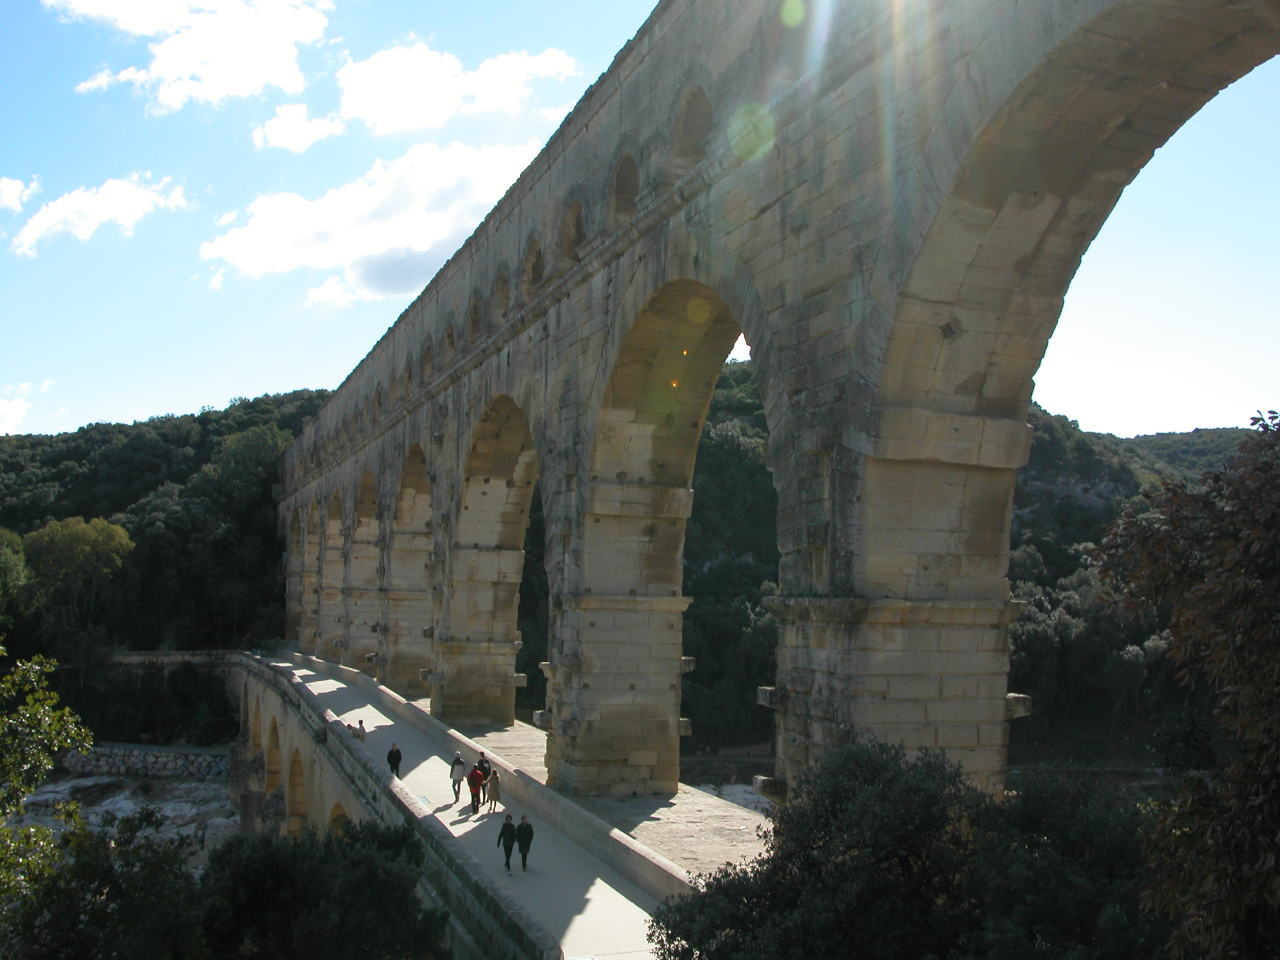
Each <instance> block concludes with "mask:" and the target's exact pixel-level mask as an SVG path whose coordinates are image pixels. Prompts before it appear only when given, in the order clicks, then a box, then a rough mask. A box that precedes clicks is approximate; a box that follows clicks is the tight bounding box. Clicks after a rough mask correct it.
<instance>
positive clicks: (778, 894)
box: [649, 742, 985, 960]
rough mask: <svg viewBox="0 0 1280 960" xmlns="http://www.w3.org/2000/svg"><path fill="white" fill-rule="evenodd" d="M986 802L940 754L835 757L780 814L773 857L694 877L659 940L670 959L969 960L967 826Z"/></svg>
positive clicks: (663, 910)
mask: <svg viewBox="0 0 1280 960" xmlns="http://www.w3.org/2000/svg"><path fill="white" fill-rule="evenodd" d="M984 802H985V798H984V797H983V796H982V795H981V794H979V793H978V792H977V791H976V790H974V789H973V788H972V787H970V786H968V785H967V784H966V783H965V781H964V779H963V777H962V776H961V774H960V772H959V770H958V769H957V768H955V767H953V766H950V765H948V764H947V762H946V761H945V760H944V759H943V757H942V756H941V755H940V754H937V753H924V754H922V755H921V756H920V757H919V758H917V759H915V760H907V759H906V756H905V753H904V751H903V749H902V748H901V747H896V746H888V745H885V744H880V743H876V742H865V743H854V744H850V745H846V746H844V747H841V748H839V749H836V750H834V751H833V752H832V754H831V755H829V756H828V757H827V758H826V759H825V760H824V761H823V763H822V764H821V765H820V766H819V767H817V768H815V769H814V770H813V771H811V772H810V773H809V774H808V775H806V776H805V777H803V778H802V779H801V781H800V783H799V784H798V785H797V786H796V788H795V791H794V795H793V796H792V797H791V798H790V799H789V801H788V802H787V803H786V804H785V805H783V806H781V807H780V808H778V809H777V810H776V811H775V812H774V814H773V815H772V819H773V824H772V826H771V828H770V829H769V830H767V831H766V832H765V834H764V841H765V851H764V853H763V854H762V855H761V856H760V857H759V858H758V859H756V860H754V861H752V862H750V863H745V864H726V865H725V866H723V867H721V868H720V869H719V870H717V871H716V872H715V873H713V874H711V875H709V876H704V877H700V878H698V879H697V880H696V881H695V884H694V893H693V894H691V895H689V896H687V897H683V898H680V899H676V900H672V901H668V902H667V903H666V904H665V905H663V906H662V907H660V908H659V909H658V910H657V912H656V913H655V914H654V917H653V922H652V925H651V927H650V933H649V939H650V941H651V942H653V943H654V945H655V947H656V951H657V955H658V956H659V957H661V958H663V960H722V958H723V960H729V958H733V960H756V958H758V960H766V958H767V960H802V958H803V960H825V958H831V960H837V958H839V960H849V958H861V957H868V958H870V957H875V958H878V960H922V958H927V957H935V958H940V957H947V956H957V957H958V956H964V955H965V954H964V953H963V950H964V949H965V948H966V947H967V946H968V945H969V944H970V943H971V942H972V938H973V936H974V934H975V930H976V925H977V911H976V901H975V899H974V894H973V890H972V885H971V884H970V883H969V882H968V877H967V868H968V859H969V856H970V849H969V843H968V840H967V838H966V835H965V833H964V831H963V830H962V829H960V827H961V825H962V824H963V823H964V822H965V821H966V820H968V819H969V818H970V817H972V816H973V815H974V814H975V813H976V811H977V810H979V809H980V807H981V806H982V804H983V803H984ZM956 951H961V952H956Z"/></svg>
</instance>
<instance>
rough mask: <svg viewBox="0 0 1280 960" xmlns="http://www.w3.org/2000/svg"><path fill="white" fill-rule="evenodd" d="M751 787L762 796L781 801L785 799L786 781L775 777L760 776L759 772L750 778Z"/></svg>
mask: <svg viewBox="0 0 1280 960" xmlns="http://www.w3.org/2000/svg"><path fill="white" fill-rule="evenodd" d="M751 786H752V789H754V790H755V792H756V793H758V794H760V796H762V797H766V798H768V799H769V800H775V801H778V802H781V801H783V800H786V799H787V783H786V781H785V780H779V779H778V778H777V777H762V776H760V775H759V774H757V775H756V776H754V777H752V778H751Z"/></svg>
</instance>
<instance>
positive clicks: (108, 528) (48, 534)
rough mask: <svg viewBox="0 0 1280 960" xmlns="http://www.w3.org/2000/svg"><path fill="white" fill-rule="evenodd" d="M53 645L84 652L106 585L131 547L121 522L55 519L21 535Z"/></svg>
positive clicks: (47, 633) (52, 646)
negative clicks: (87, 636)
mask: <svg viewBox="0 0 1280 960" xmlns="http://www.w3.org/2000/svg"><path fill="white" fill-rule="evenodd" d="M23 548H24V552H25V554H26V558H27V564H28V565H29V566H30V568H31V572H32V585H33V586H34V587H35V592H36V595H37V597H38V601H37V602H38V605H39V607H40V609H41V611H42V614H43V623H42V627H41V629H42V632H43V633H44V635H45V638H46V641H47V643H48V644H49V646H50V647H51V648H52V649H56V650H59V651H74V652H77V653H79V652H82V650H80V649H78V648H79V647H81V646H82V644H83V642H84V640H85V638H86V635H87V633H88V631H89V629H90V627H91V626H92V625H93V623H94V618H95V615H96V613H97V611H98V608H99V607H100V606H101V604H102V601H103V598H104V597H105V595H106V593H107V588H108V586H109V585H110V583H111V581H112V580H113V578H114V577H115V576H116V574H117V573H118V572H119V571H120V566H121V564H123V563H124V558H125V557H127V556H128V555H129V552H130V551H131V550H133V541H132V540H131V539H129V534H128V532H127V531H126V530H125V529H124V527H121V526H118V525H116V524H114V523H109V522H108V521H106V520H103V519H102V518H101V517H95V518H94V519H93V520H90V521H89V522H88V523H86V522H85V521H84V518H83V517H70V518H68V519H66V520H53V521H51V522H49V523H47V524H45V525H44V526H43V527H41V528H40V529H39V530H35V531H33V532H31V533H28V534H27V535H26V536H25V537H24V538H23Z"/></svg>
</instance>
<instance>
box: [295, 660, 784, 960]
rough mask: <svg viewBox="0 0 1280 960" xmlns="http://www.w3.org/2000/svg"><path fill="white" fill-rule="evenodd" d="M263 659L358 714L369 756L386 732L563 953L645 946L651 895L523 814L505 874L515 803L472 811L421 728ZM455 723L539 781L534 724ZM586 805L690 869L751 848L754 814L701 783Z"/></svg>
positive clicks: (359, 694) (382, 748) (443, 813)
mask: <svg viewBox="0 0 1280 960" xmlns="http://www.w3.org/2000/svg"><path fill="white" fill-rule="evenodd" d="M273 666H275V667H278V668H280V669H284V670H289V671H292V672H293V673H294V674H295V675H296V676H297V677H298V678H299V680H301V681H302V682H303V683H305V684H306V685H307V686H308V687H309V688H310V689H311V691H312V692H313V693H315V694H316V695H317V698H318V699H319V701H320V704H321V706H323V707H325V708H327V709H329V710H332V711H333V712H334V714H336V715H337V716H338V717H339V718H340V719H342V720H343V721H344V722H346V723H351V724H355V723H356V722H357V721H358V720H363V721H364V724H365V728H366V729H367V730H368V739H367V741H366V743H365V748H366V749H367V750H369V751H370V752H371V753H372V754H373V755H374V756H375V757H376V758H377V759H378V760H379V762H381V761H382V758H383V757H385V755H386V752H387V750H389V749H390V747H391V743H392V741H395V742H396V743H397V744H398V745H399V747H400V750H401V752H402V754H403V756H404V760H403V762H402V764H401V780H402V782H403V783H404V784H405V786H406V787H407V788H408V789H409V790H410V792H412V793H414V794H415V795H417V796H418V797H419V798H421V799H422V800H423V802H424V804H425V805H426V806H427V807H428V809H430V810H431V811H432V812H433V814H434V815H435V817H436V819H437V820H438V821H439V822H440V823H441V824H442V825H444V826H445V827H446V828H447V829H448V830H449V831H450V832H451V833H452V834H453V835H454V836H455V837H457V838H458V840H459V841H460V842H461V843H462V845H463V847H464V848H465V849H466V850H467V851H468V852H469V853H471V854H472V855H473V856H475V857H476V858H477V859H478V860H479V861H480V863H481V864H482V865H483V866H484V868H485V869H486V870H488V871H489V873H490V874H491V876H492V877H493V878H495V879H497V880H498V881H499V882H502V883H505V884H506V885H507V888H508V890H509V892H510V893H511V894H512V896H513V897H515V898H516V899H517V900H518V901H519V902H521V903H522V904H523V905H524V906H526V907H527V908H528V909H529V910H530V911H531V912H532V913H533V914H534V915H535V916H537V917H538V918H539V920H540V921H541V922H542V923H543V925H544V926H545V927H546V928H547V929H548V930H549V931H550V932H551V933H552V934H553V935H554V936H556V937H558V938H559V939H560V943H561V946H562V949H563V950H564V954H565V956H566V957H577V956H593V957H598V958H600V960H604V958H611V960H638V958H643V957H650V956H652V951H651V950H650V947H649V944H648V942H647V941H646V939H645V933H646V930H647V924H648V920H649V915H650V914H651V913H652V911H653V909H654V908H655V907H656V906H657V902H656V900H655V899H654V898H653V897H652V896H650V895H649V894H647V893H645V892H644V891H642V890H641V889H640V888H639V887H637V886H636V885H635V884H634V883H632V882H630V881H629V880H627V879H626V878H624V877H622V876H621V875H619V874H618V872H617V871H616V870H614V869H613V868H611V867H609V866H607V865H606V864H604V863H602V862H601V861H600V860H598V859H597V858H595V857H593V856H591V855H590V854H588V853H587V852H585V851H584V850H583V849H582V848H580V847H579V846H577V845H576V844H575V843H573V842H572V841H571V840H569V839H568V838H566V837H564V836H562V835H560V834H559V833H557V832H556V831H555V830H554V829H552V828H551V827H550V826H548V825H547V824H544V823H539V822H538V820H537V818H535V817H533V816H531V817H530V820H531V821H532V822H533V823H534V830H535V837H534V844H533V849H532V851H531V853H530V857H529V871H528V873H527V874H524V873H522V872H521V871H520V869H519V866H518V859H519V855H518V854H517V855H516V856H515V857H514V858H513V859H514V860H516V861H517V866H516V869H515V870H514V871H513V875H512V876H511V877H506V876H505V874H504V871H503V866H502V856H501V853H500V850H499V848H498V847H497V845H496V844H497V835H498V826H499V825H500V824H501V823H502V819H503V815H504V814H505V813H512V814H513V815H514V816H515V817H516V819H517V820H518V818H519V816H520V814H521V812H522V811H521V810H519V809H518V808H516V807H507V806H506V805H500V806H499V812H497V813H493V814H489V813H484V812H483V811H482V812H481V813H480V814H479V815H478V816H472V815H471V810H470V804H469V802H468V801H467V797H466V792H465V790H464V791H463V799H462V801H461V802H459V803H457V804H455V803H454V801H453V791H452V789H451V787H450V785H449V766H448V759H449V758H448V757H446V756H445V755H444V754H443V753H441V752H439V750H440V747H439V745H438V744H437V743H436V742H435V741H434V740H433V739H432V738H431V737H429V736H428V735H427V734H426V733H425V732H423V731H422V730H420V729H417V728H415V727H413V726H411V725H410V724H408V723H404V722H398V721H397V720H396V719H395V718H393V717H390V716H388V715H387V714H386V713H384V712H383V711H382V710H381V709H380V708H379V707H378V706H377V705H375V704H373V703H371V702H370V698H369V695H368V694H367V693H366V692H365V691H364V690H361V689H359V688H358V687H354V686H350V685H347V684H344V683H342V682H341V681H340V680H337V679H333V678H330V677H327V676H322V675H320V674H317V673H315V672H313V671H312V670H310V669H308V668H307V667H305V666H300V665H298V664H294V663H290V662H287V661H275V662H273ZM464 732H465V733H467V735H468V736H470V737H472V738H473V739H475V740H476V741H477V742H478V743H480V745H481V746H483V747H484V748H485V750H486V751H487V752H490V753H491V754H493V755H495V756H498V757H502V758H503V759H504V760H506V761H507V762H508V763H510V764H512V765H514V766H516V767H519V768H521V769H523V770H524V771H525V772H527V773H529V774H530V775H533V776H535V777H537V778H538V779H539V780H541V781H544V782H545V779H546V771H545V768H544V767H543V766H542V755H541V746H542V743H543V742H544V741H543V739H542V738H543V735H542V734H541V732H540V731H538V730H537V729H536V728H533V727H529V726H527V725H525V724H518V725H517V726H516V727H514V728H508V729H505V730H486V731H479V730H468V731H464ZM590 809H591V810H592V812H594V813H595V814H596V815H597V816H600V817H602V818H604V819H606V820H609V821H610V822H612V823H613V824H614V825H615V826H618V827H619V828H621V829H623V830H625V831H626V832H628V833H631V834H632V835H633V836H634V837H636V838H637V839H638V840H640V842H642V843H644V844H646V845H648V846H650V847H651V848H653V849H655V850H657V852H659V853H663V854H664V855H667V856H669V857H670V858H671V859H673V860H675V861H676V862H677V863H680V865H681V866H684V867H685V868H686V869H690V870H705V869H711V868H714V867H715V866H717V865H718V864H719V863H720V862H722V861H724V860H733V859H737V858H738V857H739V856H747V855H751V854H752V853H754V852H756V851H757V850H758V848H759V843H758V841H757V840H756V838H755V826H756V824H757V823H759V822H760V821H761V819H762V818H761V817H760V816H759V815H758V814H755V813H753V812H751V811H749V810H745V809H743V808H741V807H738V806H736V805H734V804H730V803H728V802H727V801H724V800H721V799H720V798H718V797H715V796H712V795H711V794H708V793H705V792H704V791H701V790H694V789H692V788H684V787H682V789H681V791H680V793H679V794H678V795H677V797H675V798H673V799H672V800H661V799H658V798H635V799H632V800H623V801H592V803H591V805H590Z"/></svg>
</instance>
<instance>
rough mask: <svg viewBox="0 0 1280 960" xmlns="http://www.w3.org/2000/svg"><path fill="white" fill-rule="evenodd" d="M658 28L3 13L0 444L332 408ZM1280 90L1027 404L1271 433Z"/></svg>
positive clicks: (1135, 424)
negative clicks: (194, 415)
mask: <svg viewBox="0 0 1280 960" xmlns="http://www.w3.org/2000/svg"><path fill="white" fill-rule="evenodd" d="M651 6H652V0H608V2H607V3H602V2H593V3H584V2H580V0H579V2H563V0H543V2H539V3H536V4H531V3H515V2H491V3H488V4H486V5H484V6H483V7H479V6H477V5H472V4H459V3H456V2H447V3H446V2H441V0H217V2H216V3H215V2H212V0H5V4H4V8H3V13H2V14H0V18H2V19H0V90H3V95H2V96H0V130H3V131H4V134H3V136H0V296H2V298H3V299H2V300H0V303H2V304H3V306H2V307H0V311H2V312H0V332H2V333H3V338H2V339H0V433H50V432H58V431H62V430H73V429H75V428H76V427H78V426H81V425H83V424H86V423H92V422H97V421H124V422H130V421H134V420H142V419H146V418H148V417H151V416H156V415H161V414H166V413H188V412H194V411H196V410H198V409H199V408H200V407H202V406H206V405H207V406H213V407H222V406H224V405H226V403H227V402H228V401H229V400H230V399H231V398H233V397H237V396H257V395H259V394H262V393H278V392H282V391H287V390H292V389H297V388H301V387H334V386H336V385H337V384H338V383H339V382H341V380H342V378H343V377H344V376H345V375H346V374H347V373H348V372H349V371H350V370H351V368H352V367H353V366H354V365H355V364H356V362H357V361H358V360H359V359H360V358H361V357H362V356H364V354H365V353H366V352H367V351H368V350H369V348H370V347H372V345H373V344H374V342H375V341H376V340H377V338H378V337H379V336H380V335H381V334H382V332H383V331H384V330H385V329H386V328H387V327H388V326H389V325H390V324H391V323H392V322H394V320H395V318H396V317H397V316H398V314H399V313H400V311H401V310H402V309H403V307H404V306H405V305H406V304H408V303H409V302H410V301H411V300H412V299H413V297H414V296H415V295H416V293H417V291H418V290H420V289H421V287H422V286H423V284H424V283H425V282H426V281H427V280H428V279H429V278H430V276H431V274H432V273H433V272H434V271H435V269H436V268H437V267H438V266H439V265H440V264H441V263H443V262H444V260H445V259H447V257H448V256H449V254H450V253H451V252H452V251H453V250H454V249H455V248H456V246H457V245H458V243H459V242H460V241H461V240H462V239H464V238H465V237H466V235H467V234H468V233H469V232H470V230H471V228H472V227H473V226H474V225H475V223H477V222H478V221H479V219H480V218H481V217H482V216H483V215H484V213H485V212H486V211H487V210H488V209H489V207H490V206H491V205H492V204H493V202H494V201H496V200H497V199H498V198H499V197H500V196H501V194H502V193H503V192H504V190H505V188H506V186H507V185H508V184H509V183H510V181H511V180H512V179H514V177H515V176H516V175H518V173H519V172H520V170H521V169H523V167H524V165H525V164H526V163H527V162H528V161H529V160H530V159H531V158H532V157H533V155H534V154H535V153H536V152H537V150H538V148H539V147H540V146H541V145H542V144H543V143H544V142H545V140H546V138H547V137H548V136H549V135H550V134H551V133H552V132H553V131H554V130H555V128H556V126H557V125H558V123H559V121H560V119H561V118H562V117H563V115H564V114H565V113H566V112H567V110H568V108H569V107H570V106H571V105H572V104H573V103H574V102H575V101H576V100H577V99H578V97H579V96H580V95H581V94H582V92H583V91H584V90H585V88H586V87H587V85H588V84H590V83H591V82H592V81H593V80H594V79H595V78H596V77H597V76H598V75H599V74H600V73H601V72H602V71H603V70H604V69H606V68H607V67H608V65H609V62H610V61H611V60H612V58H613V56H614V54H615V53H616V52H617V50H618V49H619V48H620V47H621V46H622V45H623V44H624V43H625V42H626V41H627V40H628V39H629V38H630V37H631V36H632V35H633V34H634V33H635V31H636V29H638V27H639V26H640V24H641V23H642V22H643V21H644V18H645V17H646V16H647V15H648V12H649V9H650V7H651ZM1278 104H1280V61H1273V62H1272V63H1270V64H1267V65H1264V66H1263V67H1262V68H1259V70H1257V71H1255V72H1254V74H1252V75H1250V76H1249V77H1246V78H1245V79H1244V80H1243V81H1241V82H1240V83H1238V84H1236V85H1235V86H1234V87H1232V88H1231V89H1229V90H1228V91H1227V92H1226V93H1225V94H1223V95H1222V96H1220V97H1218V98H1217V99H1216V100H1215V101H1214V102H1212V103H1211V104H1210V105H1209V106H1208V107H1207V108H1206V109H1205V110H1204V111H1202V112H1201V114H1200V115H1199V116H1197V117H1196V118H1195V119H1193V120H1192V122H1191V123H1190V124H1188V125H1187V127H1185V128H1184V129H1183V130H1182V131H1181V132H1180V133H1179V134H1178V135H1177V136H1176V137H1175V138H1174V140H1173V141H1171V143H1170V144H1169V145H1168V146H1167V147H1166V148H1164V149H1163V150H1162V151H1160V152H1159V153H1158V154H1157V156H1156V158H1155V159H1154V160H1153V161H1152V162H1151V164H1150V165H1149V166H1148V167H1147V169H1146V170H1144V171H1143V173H1142V174H1141V175H1140V176H1139V178H1138V180H1137V181H1136V182H1135V184H1134V185H1133V186H1132V187H1131V188H1130V189H1129V191H1127V192H1126V194H1125V196H1124V198H1122V200H1121V203H1120V205H1119V206H1118V207H1117V209H1116V211H1115V213H1114V214H1113V215H1112V217H1111V219H1110V220H1109V221H1108V223H1107V225H1106V227H1105V228H1104V230H1103V233H1102V234H1101V235H1100V236H1099V238H1098V240H1097V241H1096V243H1095V244H1094V247H1093V248H1092V249H1091V251H1090V253H1089V255H1088V256H1087V257H1086V260H1085V262H1084V264H1083V265H1082V267H1081V270H1080V273H1079V275H1078V276H1077V279H1076V282H1075V283H1074V284H1073V286H1072V289H1071V292H1070V295H1069V297H1068V303H1067V308H1066V310H1065V311H1064V314H1063V319H1062V322H1061V324H1060V327H1059V332H1058V333H1057V334H1056V335H1055V337H1054V340H1053V342H1052V343H1051V345H1050V350H1049V354H1048V356H1047V357H1046V360H1045V364H1044V366H1043V367H1042V369H1041V372H1040V375H1039V376H1038V377H1037V384H1038V387H1037V393H1036V398H1037V399H1038V400H1040V402H1041V403H1043V404H1044V405H1045V406H1047V407H1049V409H1051V410H1053V411H1054V412H1059V413H1065V414H1067V415H1068V416H1071V417H1074V418H1076V419H1078V420H1079V421H1080V422H1081V425H1082V426H1084V427H1085V428H1086V429H1093V430H1105V431H1111V432H1115V433H1118V434H1121V435H1132V434H1135V433H1147V432H1153V431H1157V430H1181V429H1190V428H1191V427H1194V426H1222V425H1232V424H1236V425H1243V424H1245V423H1247V420H1248V417H1249V414H1250V413H1251V412H1252V411H1253V410H1255V409H1257V408H1258V407H1260V406H1261V407H1266V406H1267V405H1271V406H1275V405H1276V402H1277V399H1280V398H1277V397H1276V396H1275V392H1276V391H1275V389H1274V383H1275V376H1274V374H1273V373H1272V372H1271V370H1270V369H1268V360H1269V358H1270V352H1269V351H1267V350H1265V349H1264V348H1263V345H1264V344H1268V343H1269V341H1268V340H1267V339H1266V338H1265V335H1266V334H1267V333H1270V332H1271V327H1273V326H1274V324H1270V325H1267V324H1266V321H1267V320H1274V319H1275V318H1276V316H1277V310H1276V308H1275V306H1274V303H1275V295H1274V292H1273V291H1271V290H1270V289H1269V285H1270V282H1271V281H1272V280H1273V279H1274V276H1275V274H1276V267H1277V265H1280V257H1277V254H1278V253H1280V242H1277V240H1276V235H1275V225H1276V224H1277V223H1280V198H1278V196H1277V191H1276V189H1275V186H1276V182H1277V178H1276V170H1275V160H1274V158H1275V157H1277V156H1280V109H1278V108H1277V105H1278Z"/></svg>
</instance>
